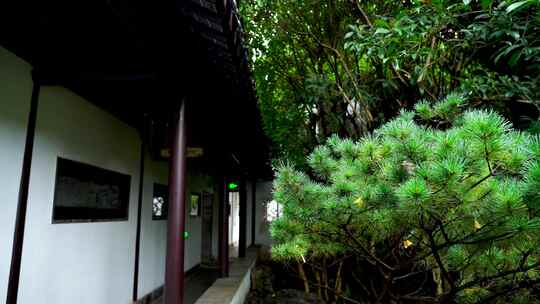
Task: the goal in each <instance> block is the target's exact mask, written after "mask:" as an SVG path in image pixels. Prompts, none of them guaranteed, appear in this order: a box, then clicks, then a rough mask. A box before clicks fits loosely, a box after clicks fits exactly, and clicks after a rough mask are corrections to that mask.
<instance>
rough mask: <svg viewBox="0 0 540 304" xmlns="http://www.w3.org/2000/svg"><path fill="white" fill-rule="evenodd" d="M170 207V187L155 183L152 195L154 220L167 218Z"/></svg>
mask: <svg viewBox="0 0 540 304" xmlns="http://www.w3.org/2000/svg"><path fill="white" fill-rule="evenodd" d="M168 208H169V187H167V186H166V185H162V184H156V183H154V190H153V196H152V220H154V221H160V220H166V219H167V216H168Z"/></svg>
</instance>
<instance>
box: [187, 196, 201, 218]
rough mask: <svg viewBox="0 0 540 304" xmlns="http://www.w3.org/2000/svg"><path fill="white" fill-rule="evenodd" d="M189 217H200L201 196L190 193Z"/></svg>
mask: <svg viewBox="0 0 540 304" xmlns="http://www.w3.org/2000/svg"><path fill="white" fill-rule="evenodd" d="M189 215H190V216H200V215H201V194H200V193H191V194H190V195H189Z"/></svg>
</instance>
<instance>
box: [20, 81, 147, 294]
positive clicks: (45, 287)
mask: <svg viewBox="0 0 540 304" xmlns="http://www.w3.org/2000/svg"><path fill="white" fill-rule="evenodd" d="M57 157H63V158H67V159H72V160H75V161H79V162H83V163H87V164H91V165H94V166H98V167H101V168H105V169H109V170H112V171H116V172H119V173H123V174H128V175H130V176H131V189H130V190H131V192H130V201H129V220H128V221H119V222H100V223H71V224H51V217H52V209H53V198H54V186H55V185H54V184H55V174H56V172H55V171H56V160H57ZM139 157H140V140H139V136H138V134H137V132H136V131H135V129H133V128H131V127H129V126H128V125H126V124H124V123H123V122H121V121H119V120H118V119H117V118H115V117H113V116H112V115H110V114H108V113H107V112H105V111H103V110H101V109H99V108H97V107H96V106H94V105H92V104H91V103H89V102H88V101H86V100H84V99H83V98H81V97H79V96H77V95H76V94H74V93H73V92H71V91H69V90H67V89H65V88H62V87H50V86H47V87H42V88H41V93H40V99H39V110H38V116H37V128H36V138H35V147H34V157H33V162H32V170H31V178H30V193H29V201H28V213H27V222H26V229H25V240H24V250H23V257H22V271H21V281H20V289H19V303H20V304H30V303H56V304H64V303H65V304H68V303H69V304H71V303H78V304H86V303H88V304H90V303H92V304H93V303H103V304H107V303H111V304H113V303H114V304H118V303H129V300H130V298H131V293H132V286H133V265H134V244H135V233H136V231H135V227H136V207H137V193H138V181H139V162H140V161H139Z"/></svg>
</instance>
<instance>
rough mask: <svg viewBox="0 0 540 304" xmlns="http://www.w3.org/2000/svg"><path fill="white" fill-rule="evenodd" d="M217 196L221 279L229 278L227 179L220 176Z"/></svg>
mask: <svg viewBox="0 0 540 304" xmlns="http://www.w3.org/2000/svg"><path fill="white" fill-rule="evenodd" d="M218 195H219V221H218V222H219V224H218V225H219V252H218V256H219V266H220V267H219V268H220V271H221V277H222V278H225V277H228V276H229V191H228V190H227V179H226V178H225V176H224V175H221V176H220V177H219V179H218Z"/></svg>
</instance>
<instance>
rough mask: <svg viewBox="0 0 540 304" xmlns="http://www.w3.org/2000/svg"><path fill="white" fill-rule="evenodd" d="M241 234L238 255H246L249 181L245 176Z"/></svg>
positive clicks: (241, 188)
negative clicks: (247, 181)
mask: <svg viewBox="0 0 540 304" xmlns="http://www.w3.org/2000/svg"><path fill="white" fill-rule="evenodd" d="M239 217H240V234H239V238H238V257H239V258H245V257H246V243H247V242H246V239H247V183H246V179H245V177H241V180H240V212H239Z"/></svg>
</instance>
